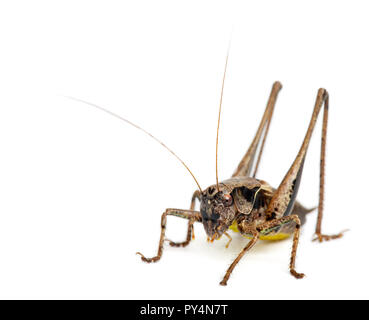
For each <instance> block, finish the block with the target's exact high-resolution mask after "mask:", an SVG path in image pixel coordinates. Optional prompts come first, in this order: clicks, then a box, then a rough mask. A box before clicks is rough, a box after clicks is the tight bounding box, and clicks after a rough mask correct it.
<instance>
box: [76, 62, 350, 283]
mask: <svg viewBox="0 0 369 320" xmlns="http://www.w3.org/2000/svg"><path fill="white" fill-rule="evenodd" d="M227 60H228V58H227ZM226 67H227V63H226ZM226 67H225V70H226ZM225 74H226V72H225V71H224V75H223V83H222V92H221V100H220V106H219V115H218V128H217V138H216V184H214V185H211V186H209V187H208V188H206V189H205V190H202V189H201V187H200V184H199V183H198V181H197V180H196V178H195V176H194V175H193V173H192V172H191V170H190V169H189V168H188V167H187V165H186V164H185V163H184V162H183V161H182V160H181V159H180V158H179V157H178V156H177V155H176V154H175V153H174V152H173V151H172V150H171V149H169V148H168V147H167V146H166V145H165V144H164V143H163V142H161V141H160V140H159V139H157V138H156V137H154V136H153V135H151V134H150V133H149V132H147V131H146V130H144V129H142V128H141V127H139V126H137V125H136V124H134V123H132V122H131V121H129V120H127V119H125V118H123V117H121V116H119V115H117V114H115V113H113V112H111V111H109V110H106V109H104V108H102V107H100V106H97V105H95V104H92V103H89V102H86V101H83V100H79V99H75V98H72V99H74V100H77V101H80V102H84V103H87V104H89V105H91V106H93V107H96V108H98V109H100V110H102V111H105V112H107V113H109V114H111V115H113V116H115V117H117V118H119V119H121V120H123V121H125V122H126V123H128V124H130V125H132V126H134V127H136V128H137V129H139V130H141V131H143V132H145V133H146V134H147V135H149V136H150V137H151V138H153V139H154V140H156V141H157V142H158V143H160V144H161V145H162V146H163V147H165V148H166V149H167V150H168V151H169V152H170V153H172V154H173V155H174V156H175V157H176V158H177V159H178V160H179V161H180V162H181V163H182V164H183V165H184V166H185V168H186V169H187V170H188V171H189V173H190V174H191V175H192V177H193V179H194V180H195V182H196V184H197V186H198V190H196V191H195V192H194V194H193V196H192V201H191V206H190V209H189V210H183V209H171V208H169V209H166V210H165V212H164V213H163V214H162V216H161V234H160V240H159V247H158V251H157V254H156V256H154V257H151V258H146V257H145V256H144V255H143V254H142V253H140V252H137V254H139V255H140V256H141V259H142V260H143V261H145V262H148V263H150V262H156V261H158V260H160V258H161V256H162V254H163V248H164V241H165V240H166V239H165V229H166V223H167V216H176V217H180V218H184V219H187V220H188V228H187V236H186V240H185V241H183V242H173V241H170V240H168V241H169V244H170V245H171V246H173V247H185V246H187V245H188V244H189V243H190V241H191V239H193V238H194V230H193V225H194V223H195V222H200V223H202V224H203V226H204V229H205V232H206V234H207V236H208V240H210V241H214V240H216V239H220V238H221V237H222V235H225V236H226V237H227V238H228V239H229V241H228V243H227V245H226V246H227V247H228V245H229V243H230V242H231V240H232V238H231V236H230V235H229V234H228V230H232V231H235V232H239V233H240V234H241V235H243V236H244V237H246V238H249V239H250V240H249V242H248V243H247V244H246V246H245V247H244V248H243V249H242V250H241V252H240V253H239V255H238V256H237V258H236V259H235V260H234V261H233V263H232V264H231V265H230V267H229V268H228V270H227V271H226V274H225V275H224V277H223V280H222V281H221V282H220V284H221V285H227V281H228V279H229V277H230V275H231V273H232V271H233V269H234V268H235V266H236V265H237V263H238V262H239V261H240V260H241V258H242V257H243V256H244V254H245V253H246V251H248V250H249V249H251V248H252V247H253V246H254V244H255V243H256V242H257V240H259V239H261V240H281V239H285V238H288V237H289V236H290V235H293V245H292V252H291V260H290V265H289V269H290V273H291V274H292V275H293V276H294V277H295V278H298V279H300V278H303V277H304V274H303V273H298V272H296V270H295V259H296V250H297V246H298V241H299V234H300V227H301V225H302V224H303V223H304V222H305V218H306V217H305V216H306V214H307V213H309V212H311V211H312V210H314V209H315V208H313V209H306V208H304V207H303V206H302V205H301V204H300V203H299V202H298V201H296V195H297V192H298V189H299V184H300V180H301V175H302V171H303V166H304V160H305V156H306V152H307V149H308V146H309V142H310V139H311V136H312V133H313V130H314V127H315V124H316V121H317V117H318V115H319V112H320V110H321V108H322V107H323V108H324V112H323V126H322V136H321V154H320V186H319V205H318V217H317V223H316V229H315V235H316V238H314V239H313V241H314V240H318V241H319V242H322V241H323V240H330V239H337V238H340V237H342V235H343V232H341V233H338V234H335V235H325V234H323V233H322V232H321V224H322V216H323V199H324V167H325V149H326V137H327V124H328V105H329V96H328V92H327V91H326V90H325V89H322V88H321V89H319V90H318V94H317V97H316V102H315V106H314V109H313V114H312V117H311V120H310V123H309V126H308V129H307V132H306V135H305V138H304V140H303V143H302V145H301V147H300V150H299V152H298V153H297V156H296V158H295V160H294V162H293V163H292V165H291V167H290V169H289V170H288V171H287V173H286V175H285V177H284V178H283V180H282V182H281V183H280V185H279V186H278V188H277V189H274V188H272V187H271V186H270V185H269V184H268V183H267V182H265V181H264V180H260V179H257V178H256V172H257V169H258V166H259V163H260V159H261V156H262V152H263V148H264V144H265V141H266V138H267V135H268V130H269V126H270V123H271V120H272V116H273V111H274V106H275V103H276V99H277V96H278V93H279V91H280V89H281V88H282V85H281V83H280V82H278V81H277V82H275V83H274V84H273V87H272V90H271V93H270V96H269V100H268V103H267V106H266V108H265V111H264V114H263V117H262V119H261V122H260V124H259V127H258V129H257V132H256V134H255V137H254V139H253V140H252V142H251V145H250V147H249V149H248V150H247V152H246V154H245V155H244V157H243V158H242V160H241V162H240V163H239V165H238V167H237V169H236V171H235V172H234V173H233V175H232V177H231V178H230V179H228V180H225V181H222V182H218V165H217V164H218V161H217V155H218V133H219V123H220V115H221V105H222V96H223V88H224V79H225ZM255 158H256V162H255ZM254 162H255V164H254ZM196 200H198V201H199V202H200V211H197V210H195V204H196Z"/></svg>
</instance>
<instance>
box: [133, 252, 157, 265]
mask: <svg viewBox="0 0 369 320" xmlns="http://www.w3.org/2000/svg"><path fill="white" fill-rule="evenodd" d="M136 254H138V255H139V256H141V260H142V261H144V262H147V263H150V262H156V261H158V260H159V259H160V257H159V256H156V257H153V258H146V257H145V256H144V255H143V254H142V253H141V252H136Z"/></svg>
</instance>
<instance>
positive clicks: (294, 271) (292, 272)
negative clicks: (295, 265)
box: [290, 269, 305, 279]
mask: <svg viewBox="0 0 369 320" xmlns="http://www.w3.org/2000/svg"><path fill="white" fill-rule="evenodd" d="M290 273H291V274H292V275H293V276H294V277H295V278H296V279H302V278H303V277H305V274H303V273H298V272H296V270H295V269H291V270H290Z"/></svg>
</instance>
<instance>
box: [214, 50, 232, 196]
mask: <svg viewBox="0 0 369 320" xmlns="http://www.w3.org/2000/svg"><path fill="white" fill-rule="evenodd" d="M228 56H229V47H228V51H227V58H226V62H225V66H224V73H223V81H222V91H221V93H220V103H219V113H218V126H217V140H216V151H215V178H216V182H217V190H218V192H219V181H218V141H219V125H220V114H221V111H222V102H223V91H224V81H225V76H226V71H227V65H228Z"/></svg>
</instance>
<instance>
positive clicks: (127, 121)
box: [63, 96, 202, 192]
mask: <svg viewBox="0 0 369 320" xmlns="http://www.w3.org/2000/svg"><path fill="white" fill-rule="evenodd" d="M63 97H64V98H68V99H71V100H74V101H78V102H82V103H84V104H87V105H89V106H91V107H95V108H97V109H99V110H101V111H104V112H106V113H108V114H110V115H111V116H113V117H116V118H118V119H120V120H122V121H124V122H126V123H128V124H129V125H131V126H132V127H135V128H136V129H138V130H141V131H142V132H144V133H146V134H147V135H148V136H149V137H151V138H152V139H154V140H155V141H156V142H158V143H159V144H161V145H162V146H163V147H164V148H165V149H167V150H168V151H169V152H170V153H171V154H172V155H173V156H175V157H176V158H177V160H178V161H180V162H181V163H182V164H183V166H184V167H185V168H186V169H187V171H188V172H189V173H190V174H191V176H192V178H193V179H194V180H195V182H196V184H197V187H198V188H199V190H200V192H202V190H201V187H200V184H199V183H198V181H197V179H196V178H195V176H194V174H193V173H192V171H191V170H190V168H189V167H187V165H186V164H185V163H184V161H183V160H182V159H181V158H180V157H178V156H177V155H176V154H175V153H174V151H173V150H171V149H170V148H169V147H167V146H166V145H165V144H164V143H163V142H162V141H160V140H159V139H158V138H156V137H154V136H153V135H152V134H151V133H150V132H148V131H146V130H145V129H143V128H141V127H140V126H138V125H137V124H135V123H133V122H131V121H129V120H127V119H125V118H123V117H121V116H120V115H118V114H116V113H114V112H112V111H110V110H108V109H105V108H103V107H100V106H98V105H97V104H94V103H91V102H88V101H84V100H81V99H78V98H74V97H69V96H63Z"/></svg>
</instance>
